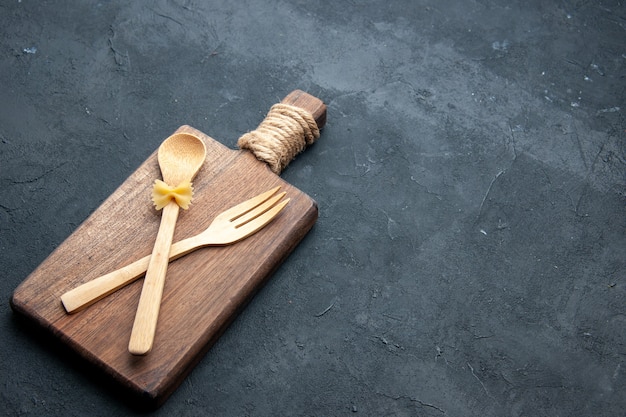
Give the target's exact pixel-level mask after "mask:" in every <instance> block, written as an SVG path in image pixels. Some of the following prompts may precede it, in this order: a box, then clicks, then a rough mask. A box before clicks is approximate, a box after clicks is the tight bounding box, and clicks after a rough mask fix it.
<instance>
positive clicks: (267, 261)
mask: <svg viewBox="0 0 626 417" xmlns="http://www.w3.org/2000/svg"><path fill="white" fill-rule="evenodd" d="M292 94H294V93H292ZM309 97H310V96H308V97H305V98H304V99H306V100H310V99H309ZM288 98H289V96H288ZM292 99H294V97H292ZM297 99H298V97H295V100H297ZM286 100H287V99H286ZM318 101H319V100H318ZM319 103H321V101H319ZM319 103H317V102H314V103H313V104H315V105H318V104H319ZM321 105H322V106H323V103H322V104H321ZM322 114H323V116H322ZM318 117H319V120H320V125H323V123H324V121H325V106H324V107H323V111H320V112H318V116H317V117H316V119H318ZM177 132H178V133H183V132H185V133H190V134H193V135H197V136H198V137H200V138H201V139H202V140H203V141H204V142H205V145H206V148H207V159H206V162H205V164H204V165H203V166H202V168H201V169H200V172H199V173H198V175H197V177H196V179H195V181H194V189H195V193H194V201H193V207H192V209H191V210H183V211H181V213H180V215H179V219H178V224H177V227H176V231H175V234H174V239H175V240H176V241H178V240H181V239H184V238H186V237H189V236H193V235H194V234H196V233H197V232H198V231H201V230H203V229H205V228H206V227H208V225H209V224H210V223H211V221H212V219H213V218H214V217H215V216H216V215H217V214H219V213H220V212H221V211H223V210H225V209H227V208H229V207H231V206H232V205H233V204H234V203H237V202H240V201H244V200H246V199H248V198H251V197H253V196H255V195H257V194H259V193H260V192H262V191H265V190H268V189H270V188H273V187H275V186H281V187H282V190H283V191H286V192H287V197H289V198H291V201H290V203H289V205H288V206H287V207H286V208H285V210H283V212H282V213H281V214H280V215H279V216H278V217H277V218H276V219H275V220H274V221H273V222H272V223H270V224H269V225H268V226H267V227H266V228H264V229H263V230H262V231H260V232H259V233H257V234H255V235H253V236H251V237H249V238H248V239H246V240H244V241H242V242H239V243H237V244H235V245H232V246H226V247H213V248H206V249H200V250H198V251H196V252H193V253H191V254H189V255H187V256H185V257H183V258H181V259H178V260H176V261H174V262H172V263H171V264H170V266H169V268H168V277H167V280H166V283H165V288H164V291H163V299H162V303H161V310H160V319H159V322H158V325H157V329H156V338H155V342H154V347H153V349H152V352H151V354H150V355H147V356H140V357H137V356H133V355H131V354H129V353H128V350H127V346H128V339H129V336H130V332H131V327H132V324H133V318H134V315H135V310H136V308H137V303H138V300H139V295H140V292H141V286H142V283H143V279H139V280H137V281H136V282H134V283H132V284H130V285H128V286H127V287H124V288H122V289H120V290H119V291H117V292H115V293H113V294H111V295H109V296H107V297H106V298H104V299H102V300H100V301H99V302H97V303H95V304H94V305H92V306H90V307H89V308H87V309H85V310H83V311H81V312H79V313H77V314H73V315H68V314H66V312H65V310H64V309H63V307H62V304H61V301H60V297H61V295H62V294H63V293H65V292H66V291H68V290H70V289H72V288H75V287H76V286H78V285H80V284H82V283H84V282H87V281H89V280H91V279H94V278H96V277H98V276H100V275H103V274H105V273H107V272H110V271H113V270H115V269H118V268H120V267H123V266H124V265H126V264H128V263H129V262H131V261H133V260H137V259H140V258H142V257H144V256H146V255H149V254H150V252H151V249H152V245H153V243H154V239H155V236H156V234H157V230H158V227H159V221H160V213H159V212H157V211H156V210H154V208H153V206H152V202H151V201H150V196H151V190H152V184H153V181H154V179H156V178H160V174H159V167H158V164H157V156H156V151H155V152H154V153H153V154H152V155H151V156H150V157H149V158H148V159H147V160H146V161H145V162H144V163H143V164H142V165H141V166H140V167H139V168H138V169H137V170H136V171H135V172H134V173H133V174H132V175H131V176H130V177H129V178H128V179H127V180H126V181H125V182H124V183H123V184H122V185H121V186H120V187H119V188H118V189H117V190H116V191H115V192H114V193H113V194H112V195H111V196H110V197H109V198H108V199H107V200H105V201H104V202H103V204H102V205H101V206H100V207H99V208H98V209H97V210H96V211H95V212H94V213H93V214H92V215H91V216H90V217H89V218H88V219H87V220H86V221H85V222H84V223H83V224H82V225H81V226H79V227H78V229H77V230H76V231H75V232H74V233H73V234H72V235H71V236H70V237H69V238H68V239H67V240H66V241H65V242H64V243H63V244H62V245H60V246H59V247H58V248H57V249H56V250H55V251H54V252H53V253H52V254H50V256H49V257H48V258H47V259H46V260H45V261H44V262H43V263H42V264H41V265H40V266H39V267H38V268H37V269H36V270H35V271H34V272H33V273H32V274H31V275H30V276H29V277H28V278H27V279H26V280H25V281H24V282H23V283H22V284H21V285H20V286H19V287H18V288H17V289H16V290H15V292H14V294H13V296H12V298H11V306H12V308H13V309H14V311H15V312H17V313H19V314H22V315H24V316H25V317H27V318H28V319H30V320H32V321H34V322H35V323H37V324H38V325H39V326H41V327H42V328H44V329H46V330H48V331H49V332H51V333H52V335H54V337H56V338H58V339H60V340H61V341H62V342H63V343H65V344H66V345H67V346H69V348H71V349H72V350H74V351H75V352H77V353H78V354H79V355H80V356H82V357H83V358H85V359H86V360H87V361H89V362H90V363H92V364H94V365H95V366H96V367H97V368H100V369H102V370H103V371H104V372H105V373H106V374H107V375H109V376H110V377H111V378H113V380H114V381H116V382H117V383H119V384H120V385H121V386H122V387H124V389H125V390H126V391H128V392H130V393H132V394H136V395H137V397H138V398H141V399H142V400H143V401H145V402H146V403H147V404H149V405H151V406H158V405H160V404H162V402H163V401H165V400H166V399H167V397H168V396H169V395H170V394H171V393H172V392H173V391H174V390H175V389H176V387H177V386H178V385H179V384H180V383H181V382H182V381H183V379H184V378H185V376H186V375H187V374H188V373H189V372H190V371H191V369H192V368H193V366H194V365H195V364H196V363H197V362H198V361H199V360H200V359H201V358H202V356H203V355H204V354H205V353H206V351H207V350H208V349H209V348H210V346H211V345H212V344H213V343H214V342H215V341H216V340H217V338H218V337H219V335H220V334H221V333H222V332H223V331H224V330H225V328H226V327H227V326H228V324H229V323H230V322H231V321H232V320H233V319H234V318H235V317H236V315H237V313H238V312H239V311H240V310H241V309H242V308H243V307H244V306H245V304H246V303H247V302H248V301H249V300H250V298H251V297H252V296H253V295H254V293H255V292H256V291H257V290H258V289H259V288H260V286H261V285H262V284H263V283H264V282H265V280H266V279H267V278H268V277H269V276H270V275H271V274H272V272H274V270H275V269H276V268H277V267H278V266H279V265H280V264H281V263H282V261H283V260H284V259H285V258H286V257H287V256H288V254H289V253H290V252H291V251H292V250H293V249H294V248H295V246H296V245H297V244H298V243H299V242H300V240H301V239H302V238H303V237H304V236H305V234H306V233H307V232H308V231H309V230H310V228H311V227H312V226H313V224H314V223H315V221H316V219H317V204H316V203H315V201H314V200H312V199H311V198H310V197H309V196H307V195H306V194H304V193H303V192H301V191H299V190H298V189H296V188H295V187H293V186H291V185H289V184H288V183H286V182H285V181H283V180H282V179H281V178H280V177H278V176H277V175H275V174H273V173H272V172H271V171H270V170H269V168H268V167H267V166H266V165H265V164H263V163H261V162H259V161H258V160H256V158H255V157H254V156H253V155H252V154H250V153H249V152H245V151H235V150H231V149H228V148H226V147H225V146H223V145H221V144H220V143H219V142H217V141H215V140H213V139H212V138H210V137H209V136H207V135H205V134H204V133H202V132H200V131H198V130H196V129H194V128H192V127H189V126H182V127H181V128H179V129H178V130H177Z"/></svg>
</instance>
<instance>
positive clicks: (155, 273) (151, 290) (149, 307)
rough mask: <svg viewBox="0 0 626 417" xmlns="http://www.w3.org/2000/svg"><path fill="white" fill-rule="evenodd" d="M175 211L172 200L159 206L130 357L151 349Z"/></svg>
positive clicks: (130, 347)
mask: <svg viewBox="0 0 626 417" xmlns="http://www.w3.org/2000/svg"><path fill="white" fill-rule="evenodd" d="M178 210H179V206H178V204H176V203H175V202H174V201H171V202H170V203H169V204H168V205H167V206H165V207H163V213H162V214H161V224H160V226H159V232H158V233H157V237H156V241H155V243H154V248H153V249H152V255H151V256H150V263H149V264H148V270H147V272H146V278H145V279H144V282H143V287H142V289H141V296H140V297H139V305H138V306H137V313H136V315H135V322H134V324H133V330H132V332H131V335H130V342H129V344H128V351H129V352H130V353H131V354H133V355H145V354H147V353H148V352H150V350H151V349H152V343H153V341H154V334H155V332H156V325H157V320H158V318H159V309H160V307H161V297H162V296H163V286H164V284H165V274H166V272H167V265H168V260H169V253H170V248H171V246H172V238H173V237H174V229H175V227H176V220H177V219H178Z"/></svg>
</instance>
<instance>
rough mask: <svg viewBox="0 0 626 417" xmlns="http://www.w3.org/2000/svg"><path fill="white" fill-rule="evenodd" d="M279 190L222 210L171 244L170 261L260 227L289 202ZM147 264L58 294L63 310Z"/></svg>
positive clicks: (134, 275)
mask: <svg viewBox="0 0 626 417" xmlns="http://www.w3.org/2000/svg"><path fill="white" fill-rule="evenodd" d="M279 189H280V187H276V188H273V189H271V190H269V191H266V192H264V193H263V194H259V195H257V196H256V197H252V198H251V199H249V200H246V201H244V202H243V203H240V204H238V205H236V206H234V207H231V208H230V209H228V210H226V211H223V212H222V213H220V214H219V215H218V216H217V217H215V219H214V220H213V222H212V223H211V224H210V225H209V227H208V228H207V229H206V230H204V231H203V232H201V233H200V234H197V235H196V236H192V237H190V238H187V239H184V240H181V241H180V242H177V243H174V244H173V245H172V247H171V248H170V256H169V260H170V262H171V261H173V260H175V259H178V258H180V257H181V256H184V255H186V254H188V253H190V252H193V251H194V250H196V249H199V248H203V247H206V246H226V245H231V244H233V243H236V242H239V241H241V240H243V239H245V238H247V237H248V236H250V235H252V234H254V233H256V232H258V231H259V230H261V229H262V228H263V227H265V226H266V225H267V224H268V223H269V222H271V221H272V220H273V219H274V217H276V215H278V213H280V211H281V210H282V209H283V208H285V206H286V205H287V203H289V199H288V198H287V199H285V200H282V199H283V197H284V196H285V194H286V193H285V192H282V193H279V194H276V193H277V192H278V190H279ZM275 194H276V195H275ZM281 200H282V201H281ZM149 263H150V255H148V256H146V257H144V258H141V259H139V260H138V261H135V262H133V263H132V264H130V265H127V266H125V267H123V268H121V269H118V270H116V271H113V272H110V273H108V274H106V275H103V276H101V277H99V278H96V279H94V280H92V281H89V282H86V283H85V284H82V285H80V286H79V287H76V288H74V289H73V290H70V291H68V292H66V293H65V294H63V295H62V296H61V301H62V303H63V306H64V307H65V310H66V311H67V312H68V313H75V312H77V311H80V310H82V309H84V308H85V307H88V306H90V305H91V304H93V303H95V302H96V301H98V300H101V299H102V298H104V297H106V296H107V295H109V294H111V293H113V292H115V291H117V290H118V289H120V288H122V287H123V286H125V285H128V284H130V283H131V282H133V281H135V280H137V279H138V278H139V277H141V276H142V275H144V273H145V272H146V270H147V269H148V264H149Z"/></svg>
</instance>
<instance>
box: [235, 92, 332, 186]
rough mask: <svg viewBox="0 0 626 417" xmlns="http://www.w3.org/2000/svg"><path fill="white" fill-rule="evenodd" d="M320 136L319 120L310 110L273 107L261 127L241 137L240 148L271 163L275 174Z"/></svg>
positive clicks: (270, 165)
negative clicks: (316, 120) (317, 121)
mask: <svg viewBox="0 0 626 417" xmlns="http://www.w3.org/2000/svg"><path fill="white" fill-rule="evenodd" d="M319 137H320V130H319V128H318V127H317V123H316V122H315V119H314V118H313V116H312V115H311V113H309V112H308V111H306V110H304V109H302V108H300V107H296V106H292V105H289V104H284V103H278V104H275V105H273V106H272V108H271V109H270V111H269V113H268V114H267V116H266V117H265V119H264V120H263V121H262V122H261V124H260V125H259V127H257V128H256V130H254V131H252V132H248V133H246V134H244V135H243V136H241V137H240V138H239V140H238V141H237V146H239V148H240V149H248V150H250V151H251V152H252V153H253V154H254V155H255V156H256V158H257V159H259V160H261V161H263V162H265V163H267V164H268V165H269V167H270V169H271V170H272V172H274V173H275V174H280V173H281V172H282V170H283V169H285V167H286V166H287V165H288V164H289V162H291V161H292V160H293V158H294V157H295V156H296V155H297V154H299V153H300V152H302V151H303V150H304V149H305V148H306V147H307V146H308V145H311V144H312V143H313V142H315V141H316V140H317V138H319Z"/></svg>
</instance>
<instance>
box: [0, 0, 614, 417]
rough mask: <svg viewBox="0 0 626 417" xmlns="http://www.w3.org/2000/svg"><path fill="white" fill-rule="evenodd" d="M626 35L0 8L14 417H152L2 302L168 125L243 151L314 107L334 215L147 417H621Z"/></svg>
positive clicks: (32, 5) (5, 391) (318, 18)
mask: <svg viewBox="0 0 626 417" xmlns="http://www.w3.org/2000/svg"><path fill="white" fill-rule="evenodd" d="M625 39H626V6H624V5H623V4H622V2H618V1H606V2H605V1H602V2H600V1H591V2H586V1H559V2H541V1H523V2H522V1H518V2H508V1H489V0H482V1H472V2H466V1H460V0H456V1H452V0H449V1H419V2H414V1H402V2H400V1H398V2H389V1H368V2H364V1H350V2H340V1H337V2H311V1H307V2H304V1H296V2H275V1H272V2H219V3H218V2H201V1H195V2H194V1H182V2H176V1H158V2H145V3H142V4H140V2H122V1H106V2H105V1H103V2H39V1H37V2H34V1H27V0H23V1H18V0H14V1H2V2H0V97H1V100H0V268H1V270H2V271H3V272H2V279H1V280H0V288H1V295H2V298H3V299H4V300H6V302H4V303H2V304H0V311H1V321H0V329H1V331H2V344H1V345H0V346H1V348H0V375H1V378H2V390H1V396H2V397H1V399H0V412H2V413H4V414H6V415H32V416H48V415H49V416H58V415H64V416H73V415H76V416H78V415H98V416H100V415H101V416H105V415H106V416H109V415H120V414H129V415H132V414H135V413H137V412H138V411H137V410H135V408H134V407H132V406H131V405H130V404H129V403H128V401H125V400H124V399H123V398H122V397H121V396H120V394H119V392H117V391H116V390H115V389H112V388H111V387H109V386H108V384H107V383H106V380H102V379H101V378H99V377H98V374H97V373H95V372H94V370H92V369H88V368H85V367H84V366H83V365H82V364H81V363H80V362H78V361H76V359H75V358H74V357H73V355H71V354H69V353H68V352H67V351H66V349H65V348H64V347H63V346H59V345H57V344H55V343H53V342H51V341H50V340H49V339H47V338H45V337H44V336H41V335H39V334H38V332H34V331H32V330H31V329H30V328H29V326H27V325H26V323H23V322H22V321H21V320H19V319H18V318H17V317H16V316H15V314H13V313H12V312H11V310H10V307H9V304H8V299H9V297H10V295H11V293H12V292H13V290H14V289H15V288H16V287H17V286H18V285H19V284H20V282H22V281H23V280H24V279H25V278H26V277H27V276H28V274H29V273H30V272H31V271H32V270H34V269H35V268H36V267H37V265H38V264H39V263H40V262H41V261H42V260H43V259H44V258H45V257H46V256H47V255H48V254H49V253H50V252H51V251H52V250H53V249H54V248H55V247H57V246H58V245H60V244H61V243H62V242H63V240H64V239H65V238H66V237H67V236H68V235H69V234H70V233H71V232H72V231H73V230H74V229H75V228H76V227H77V226H78V225H79V224H80V223H81V222H82V221H83V220H84V219H85V218H86V217H87V216H88V215H89V214H90V213H91V212H93V211H94V210H95V209H96V208H97V207H98V206H99V204H100V203H101V202H102V201H103V200H104V199H105V198H106V197H107V196H108V195H109V194H110V193H112V192H113V191H114V190H115V188H117V186H118V185H119V184H121V183H122V182H123V181H124V179H125V178H126V177H127V176H128V175H129V174H130V173H131V172H133V171H134V169H135V168H136V167H137V166H138V165H139V164H140V163H141V162H142V161H143V160H145V158H147V157H148V155H149V154H150V153H152V152H153V151H154V150H155V149H156V148H157V147H158V145H159V144H160V142H161V141H162V140H163V139H165V138H166V137H167V136H168V135H169V134H170V133H172V132H173V131H174V130H175V129H176V128H177V127H178V126H180V125H182V124H189V125H191V126H194V127H196V128H198V129H200V130H202V131H204V132H206V133H207V134H209V135H210V136H212V137H213V138H215V139H217V140H220V141H221V142H222V143H224V144H225V145H227V146H229V147H231V148H234V147H235V144H236V140H237V138H238V137H239V136H240V135H241V134H242V133H244V132H245V131H247V130H249V129H252V128H254V127H255V126H256V125H257V124H258V123H259V122H260V120H261V119H262V118H263V116H264V115H265V112H266V111H267V110H268V109H269V107H270V106H271V105H272V104H273V103H275V102H278V101H280V100H281V99H282V98H283V97H284V96H285V95H286V94H287V93H289V92H290V91H291V90H293V89H296V88H300V89H303V90H306V91H308V92H310V93H311V94H313V95H316V96H318V97H320V98H321V99H323V100H324V101H325V102H326V103H327V104H328V106H329V108H328V124H327V126H326V128H325V129H324V131H323V134H322V137H321V139H320V140H319V141H318V143H317V144H315V145H314V146H313V147H311V148H310V149H309V150H308V151H307V152H306V153H304V154H302V155H301V156H300V157H298V158H297V159H296V161H295V162H293V163H292V165H290V166H289V168H288V169H287V170H286V171H285V172H284V173H283V178H285V179H286V180H287V181H289V182H290V183H292V184H294V185H295V186H296V187H298V188H299V189H301V190H302V191H304V192H306V193H307V194H309V195H310V196H312V197H313V198H315V199H316V200H317V202H318V203H319V207H320V218H319V220H318V222H317V224H316V226H315V227H314V229H313V230H312V231H311V233H310V234H309V235H308V236H307V237H306V238H305V240H304V241H303V243H302V244H301V245H300V246H299V247H298V249H297V250H296V251H295V252H294V253H293V254H292V255H291V257H290V258H289V259H288V260H287V261H286V263H285V264H283V266H282V267H281V268H280V269H279V270H278V272H277V273H276V274H275V275H274V276H273V278H272V279H271V280H270V281H269V283H268V284H267V285H266V286H265V288H264V289H263V290H262V291H261V292H260V293H259V294H258V295H257V296H256V298H255V299H254V300H253V301H252V303H251V304H250V305H249V306H248V307H247V309H246V310H245V311H244V313H243V314H242V315H241V316H240V317H239V318H238V319H237V320H236V321H235V322H234V324H233V325H232V326H231V327H230V328H229V329H228V331H227V332H226V333H225V334H224V335H223V337H222V338H221V339H220V341H219V342H218V343H217V344H216V345H215V346H214V348H213V349H212V350H211V351H210V352H209V353H208V354H207V356H206V357H205V358H204V359H203V360H202V361H201V362H200V364H199V365H198V366H197V367H196V368H195V370H194V371H193V372H192V374H191V375H190V376H189V377H188V378H187V379H186V381H185V382H184V383H183V384H182V385H181V387H180V388H179V389H178V390H177V392H176V393H175V394H174V395H173V396H172V397H171V398H170V399H169V401H168V402H167V403H166V404H165V405H164V406H163V407H162V408H161V409H159V410H158V411H156V412H155V413H154V414H155V415H162V416H166V415H168V416H169V415H179V416H195V415H216V416H242V415H250V416H267V415H284V416H288V415H290V416H299V415H303V416H308V415H312V416H332V415H367V416H370V415H371V416H383V415H398V416H413V415H419V416H442V415H448V416H469V415H473V416H503V415H511V416H518V415H519V416H522V415H525V416H528V415H532V416H542V415H545V416H578V415H580V416H591V415H593V416H617V415H623V412H624V411H623V410H624V409H625V408H626V395H624V393H625V392H626V215H625V207H626V206H625V204H626V179H625V173H626V150H625V148H626V145H625V142H626V127H625V123H624V121H625V119H624V110H625V109H626V103H625V102H624V101H625V100H624V97H625V95H626V91H625V85H626V80H625V79H624V77H625V76H626V41H625ZM28 48H33V49H28ZM34 48H36V51H35V49H34ZM32 52H34V53H32ZM51 279H54V277H51Z"/></svg>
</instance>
